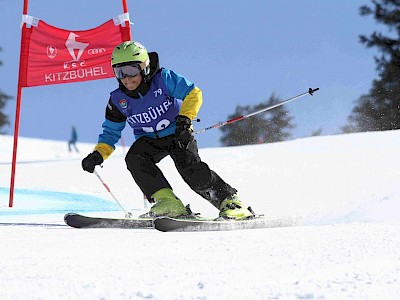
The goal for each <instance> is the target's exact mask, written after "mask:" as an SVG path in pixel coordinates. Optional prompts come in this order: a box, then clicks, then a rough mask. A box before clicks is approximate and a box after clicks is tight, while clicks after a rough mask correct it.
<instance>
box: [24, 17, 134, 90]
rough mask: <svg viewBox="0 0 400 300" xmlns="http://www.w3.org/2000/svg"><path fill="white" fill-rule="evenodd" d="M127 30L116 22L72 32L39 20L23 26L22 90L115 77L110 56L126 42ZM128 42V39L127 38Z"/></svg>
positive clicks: (110, 21)
mask: <svg viewBox="0 0 400 300" xmlns="http://www.w3.org/2000/svg"><path fill="white" fill-rule="evenodd" d="M129 30H130V29H129V28H128V27H122V26H119V25H115V24H114V21H113V20H109V21H107V22H106V23H104V24H102V25H100V26H98V27H96V28H93V29H89V30H75V31H69V30H64V29H60V28H57V27H54V26H51V25H49V24H47V23H45V22H43V21H42V20H36V23H35V24H32V26H31V27H30V28H26V27H25V26H24V28H23V32H22V38H23V43H22V45H23V49H21V53H23V56H24V57H23V61H22V62H21V71H22V72H21V74H20V75H21V78H20V80H21V87H31V86H39V85H51V84H60V83H72V82H79V81H88V80H96V79H103V78H110V77H114V74H113V71H112V68H111V53H112V51H113V50H114V48H115V46H117V45H118V44H120V43H122V42H123V41H126V40H127V37H129V34H130V33H129V32H130V31H129ZM128 39H129V38H128Z"/></svg>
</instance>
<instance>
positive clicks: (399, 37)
mask: <svg viewBox="0 0 400 300" xmlns="http://www.w3.org/2000/svg"><path fill="white" fill-rule="evenodd" d="M359 13H360V15H361V16H363V17H364V16H373V17H374V18H375V20H376V22H377V23H379V24H383V25H385V26H386V27H387V29H388V31H387V33H386V34H384V33H382V32H377V31H374V32H373V33H372V34H371V35H369V36H365V35H360V42H361V43H362V44H364V45H365V46H366V47H367V48H371V47H375V48H377V49H378V51H379V52H380V54H381V56H379V57H374V59H375V63H376V70H377V71H378V74H379V78H378V79H376V80H374V81H373V82H372V87H371V89H370V90H369V92H368V94H365V95H361V96H360V97H359V98H358V99H357V100H356V103H355V106H354V108H353V109H352V111H351V113H350V115H349V116H348V118H347V124H345V125H344V126H343V127H342V128H341V131H342V132H341V133H352V132H364V131H384V130H395V129H400V1H399V0H372V6H367V5H364V6H361V7H360V9H359ZM279 101H281V100H280V99H278V98H276V97H275V96H274V95H272V96H271V97H270V98H269V100H267V101H265V100H264V101H263V102H261V103H260V104H257V105H255V106H238V107H236V110H235V112H234V113H233V114H232V115H230V116H229V119H231V118H235V117H239V116H242V115H245V114H248V113H251V112H254V111H257V110H258V109H260V108H263V107H265V105H268V104H273V103H276V102H279ZM293 119H294V118H293V117H291V116H290V115H289V112H288V111H287V110H286V109H284V108H281V107H279V108H275V109H274V110H271V111H268V112H267V113H265V114H262V115H256V116H253V117H251V118H249V119H244V120H243V121H239V122H236V123H232V124H230V125H229V126H226V127H221V128H220V130H221V131H222V134H223V135H222V137H221V139H220V141H221V143H222V144H223V145H224V146H237V145H247V144H256V143H271V142H279V141H283V140H286V139H289V138H290V136H291V130H292V129H293V128H295V125H294V124H293ZM321 133H322V130H321V129H318V130H316V131H315V132H313V133H312V134H311V135H320V134H321Z"/></svg>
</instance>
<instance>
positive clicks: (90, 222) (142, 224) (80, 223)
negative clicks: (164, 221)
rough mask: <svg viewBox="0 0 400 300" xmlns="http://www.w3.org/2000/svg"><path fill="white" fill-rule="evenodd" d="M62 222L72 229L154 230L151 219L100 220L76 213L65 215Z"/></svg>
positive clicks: (99, 218) (100, 218)
mask: <svg viewBox="0 0 400 300" xmlns="http://www.w3.org/2000/svg"><path fill="white" fill-rule="evenodd" d="M64 222H65V223H66V224H67V225H68V226H71V227H74V228H130V229H146V228H154V226H153V219H151V218H132V219H127V218H102V217H88V216H83V215H80V214H76V213H67V214H66V215H65V216H64Z"/></svg>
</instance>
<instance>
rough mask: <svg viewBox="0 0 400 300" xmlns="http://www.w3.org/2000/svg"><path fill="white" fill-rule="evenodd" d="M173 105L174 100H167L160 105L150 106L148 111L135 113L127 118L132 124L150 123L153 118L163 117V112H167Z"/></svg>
mask: <svg viewBox="0 0 400 300" xmlns="http://www.w3.org/2000/svg"><path fill="white" fill-rule="evenodd" d="M171 105H172V102H171V101H169V100H167V101H164V102H163V103H162V104H160V105H159V106H157V107H155V108H153V107H149V108H148V111H147V112H142V113H140V114H134V115H131V116H129V117H128V118H127V121H128V123H131V124H137V123H139V124H147V123H150V122H151V121H152V120H157V118H159V117H161V116H162V115H163V114H165V113H166V112H167V111H168V109H169V108H170V106H171Z"/></svg>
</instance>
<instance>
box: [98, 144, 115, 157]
mask: <svg viewBox="0 0 400 300" xmlns="http://www.w3.org/2000/svg"><path fill="white" fill-rule="evenodd" d="M94 150H97V151H99V153H100V154H101V156H102V157H103V160H106V159H107V158H108V157H109V156H110V155H111V154H112V153H113V152H114V148H113V147H111V146H110V145H108V144H106V143H98V144H97V145H96V147H94Z"/></svg>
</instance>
